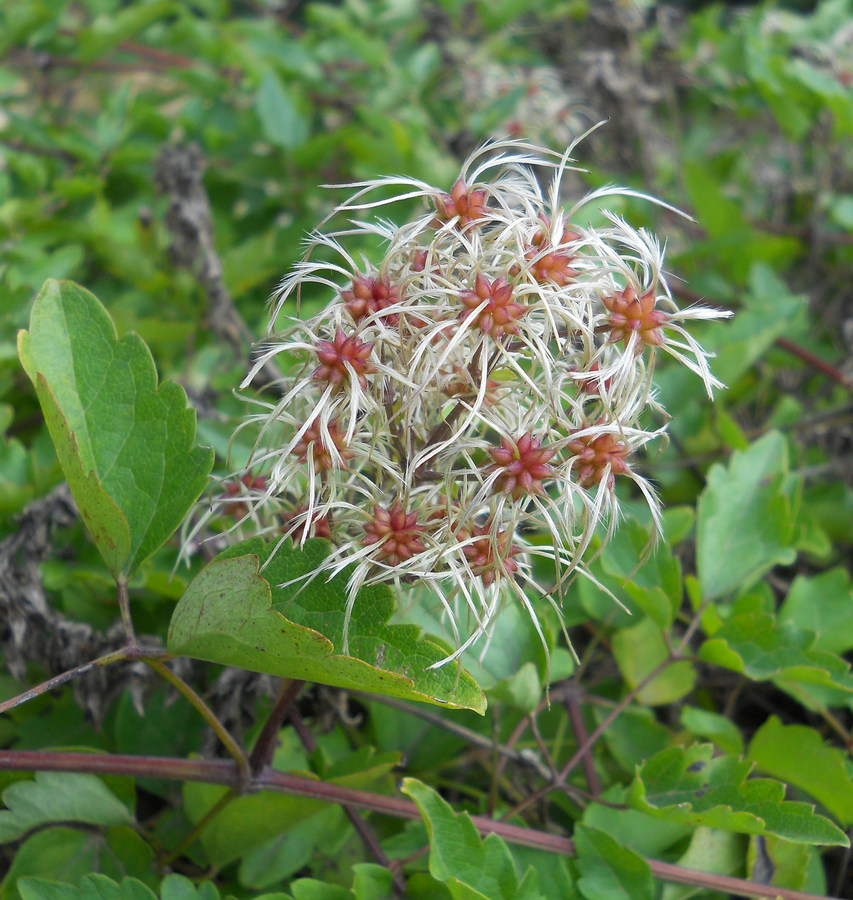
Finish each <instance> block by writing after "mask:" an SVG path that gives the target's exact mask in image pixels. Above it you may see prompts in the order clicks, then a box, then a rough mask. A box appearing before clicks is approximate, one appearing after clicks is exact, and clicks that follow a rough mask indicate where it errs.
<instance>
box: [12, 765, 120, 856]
mask: <svg viewBox="0 0 853 900" xmlns="http://www.w3.org/2000/svg"><path fill="white" fill-rule="evenodd" d="M3 803H4V804H5V805H6V807H7V808H6V809H5V810H3V811H0V842H2V843H7V842H8V841H15V840H17V839H18V838H20V837H22V836H23V835H24V834H26V833H27V832H28V831H31V830H32V829H34V828H37V827H38V826H40V825H44V824H46V823H48V822H81V823H84V824H87V825H127V824H130V822H132V821H133V817H132V816H131V814H130V811H129V810H128V808H127V807H126V806H125V805H124V803H122V802H121V800H119V799H118V797H116V795H115V794H113V792H112V791H111V790H110V789H109V788H108V787H107V786H106V785H105V784H104V783H103V781H101V779H100V778H98V777H97V776H95V775H86V774H80V773H73V772H36V774H35V778H34V779H33V780H32V781H30V780H27V781H17V782H15V783H14V784H11V785H9V787H7V788H6V790H5V791H3Z"/></svg>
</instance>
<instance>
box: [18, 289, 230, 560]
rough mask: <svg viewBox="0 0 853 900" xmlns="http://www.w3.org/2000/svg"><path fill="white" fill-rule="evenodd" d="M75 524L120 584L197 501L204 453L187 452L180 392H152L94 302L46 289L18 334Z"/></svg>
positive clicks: (136, 349)
mask: <svg viewBox="0 0 853 900" xmlns="http://www.w3.org/2000/svg"><path fill="white" fill-rule="evenodd" d="M18 353H19V355H20V358H21V362H22V364H23V366H24V369H25V370H26V372H27V374H28V375H29V377H30V379H31V380H32V382H33V384H34V385H35V387H36V392H37V394H38V397H39V401H40V403H41V406H42V410H43V412H44V416H45V419H46V421H47V424H48V429H49V430H50V436H51V438H52V439H53V443H54V445H55V447H56V452H57V455H58V456H59V461H60V463H61V465H62V469H63V471H64V473H65V476H66V478H67V479H68V483H69V485H70V487H71V492H72V494H73V495H74V500H75V502H76V503H77V507H78V509H79V510H80V515H81V516H82V518H83V521H84V522H85V523H86V526H87V527H88V529H89V531H90V533H91V535H92V538H93V540H94V541H95V544H96V545H97V547H98V550H99V551H100V553H101V555H102V556H103V558H104V560H105V562H106V563H107V567H108V568H109V569H110V571H111V572H112V574H113V575H114V576H115V577H116V578H119V577H125V578H127V577H129V576H130V575H132V574H133V572H134V571H135V570H136V569H137V568H138V567H139V565H140V564H141V563H142V562H143V561H144V560H145V559H147V558H148V557H149V556H151V554H153V553H154V552H155V551H156V550H157V549H158V548H159V547H160V546H161V545H162V544H163V543H164V542H165V541H166V540H167V539H168V538H169V537H170V536H171V535H172V533H173V532H174V531H175V529H176V528H177V527H178V526H179V525H180V523H181V521H182V520H183V518H184V516H185V515H186V513H187V512H188V511H189V509H190V507H191V506H192V504H193V503H194V502H195V501H196V499H198V497H199V495H200V494H201V492H202V490H203V489H204V487H205V485H206V484H207V478H208V475H209V473H210V469H211V466H212V464H213V453H212V451H209V450H206V449H202V448H198V447H196V448H193V442H194V439H195V413H194V412H193V411H192V410H191V409H188V408H187V401H186V395H185V394H184V391H183V389H182V388H181V387H179V386H178V385H176V384H174V383H171V382H164V383H163V384H162V385H160V386H159V387H158V385H157V373H156V370H155V368H154V362H153V360H152V359H151V354H150V353H149V351H148V348H147V347H146V346H145V344H144V343H143V342H142V341H141V340H140V339H139V338H138V337H137V336H136V335H134V334H129V335H125V337H123V338H122V339H121V340H118V339H117V337H116V331H115V326H114V325H113V323H112V320H111V319H110V317H109V314H108V313H107V311H106V310H105V309H104V307H103V306H102V305H101V304H100V302H99V301H98V300H97V298H96V297H95V296H94V295H93V294H90V293H89V292H88V291H86V290H84V289H83V288H81V287H79V286H78V285H76V284H73V283H71V282H67V281H52V280H51V281H48V282H47V283H46V284H45V286H44V288H42V291H41V293H40V294H39V295H38V297H37V298H36V301H35V305H34V306H33V310H32V314H31V316H30V330H29V331H22V332H21V333H20V334H19V335H18Z"/></svg>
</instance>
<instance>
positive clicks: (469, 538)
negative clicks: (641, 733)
mask: <svg viewBox="0 0 853 900" xmlns="http://www.w3.org/2000/svg"><path fill="white" fill-rule="evenodd" d="M570 149H571V148H570ZM571 168H573V167H572V166H570V157H569V155H568V152H567V153H566V154H564V155H559V154H553V153H550V152H549V151H546V150H542V149H540V148H534V147H531V146H529V145H525V144H520V143H517V142H505V143H502V144H496V145H491V146H489V147H486V148H484V149H483V150H481V151H478V153H476V154H474V155H473V156H472V157H471V158H470V159H469V160H468V161H467V163H466V164H465V166H464V167H463V170H462V173H461V175H460V177H459V178H458V180H457V181H456V183H455V184H454V185H453V187H452V189H451V190H450V192H449V193H444V192H442V191H441V190H439V189H437V188H434V187H432V186H430V185H428V184H425V183H423V182H419V181H415V180H410V179H382V180H379V181H376V182H369V183H363V184H359V185H353V186H351V187H353V188H356V189H357V190H356V192H355V194H354V195H353V196H352V197H351V198H350V199H349V200H347V201H346V202H344V203H343V204H342V205H341V206H340V207H339V208H338V212H340V213H342V214H343V215H345V216H347V217H357V216H362V217H363V216H364V213H365V211H368V210H372V209H376V208H377V207H380V206H384V205H386V204H388V203H392V202H394V199H397V200H411V199H413V198H423V200H424V201H425V204H424V205H425V207H426V208H425V209H424V212H423V214H422V215H420V216H419V217H417V218H415V219H414V220H413V221H410V222H408V223H407V224H405V225H402V226H397V225H393V224H389V223H388V222H386V221H369V222H364V221H360V220H359V219H358V218H352V220H351V227H349V228H348V229H347V230H345V231H339V232H337V233H334V232H333V233H331V234H320V233H317V234H314V235H312V239H311V251H310V252H309V255H307V256H306V258H305V260H304V261H303V262H302V263H301V264H300V265H299V266H298V267H297V268H296V270H295V271H294V272H293V273H292V274H291V275H289V276H288V277H287V278H285V280H284V282H283V283H282V285H281V288H280V290H279V291H278V293H277V295H276V296H275V298H274V304H273V310H272V322H273V323H276V322H277V321H278V320H279V318H280V317H281V316H283V314H284V313H286V312H287V311H288V310H289V309H291V308H292V307H293V306H294V300H296V299H297V298H299V297H300V294H301V292H302V290H303V288H305V287H306V286H308V285H312V286H314V287H316V286H317V285H319V286H320V289H321V290H322V291H324V292H326V293H327V297H328V305H326V306H325V307H324V308H323V309H322V310H321V311H320V312H319V313H317V314H316V315H314V316H312V317H311V318H309V319H307V320H296V319H291V320H289V324H286V325H285V327H284V328H283V330H281V331H278V332H275V333H272V334H271V336H270V339H269V343H268V345H267V347H266V349H265V350H264V352H263V353H261V354H260V355H259V357H258V359H257V361H256V364H255V366H254V368H253V370H252V372H250V374H249V376H248V378H247V379H246V382H245V384H244V386H246V385H248V384H249V382H250V381H251V380H252V378H253V376H254V375H255V374H256V373H257V372H258V371H260V369H261V368H262V367H263V366H264V365H265V363H266V362H267V361H268V360H270V359H272V358H274V357H278V356H280V355H281V356H282V359H283V360H285V361H286V363H287V364H286V365H285V368H286V369H287V370H290V371H293V361H294V360H296V361H297V368H296V371H295V374H293V375H291V376H289V377H288V378H287V380H286V382H285V383H284V384H283V386H282V396H281V399H280V400H279V402H277V403H275V404H267V405H265V406H264V408H263V410H262V412H260V413H258V414H257V415H256V416H254V417H252V418H253V420H254V421H255V422H257V423H259V424H260V426H261V427H260V431H261V437H260V438H259V439H258V445H257V449H256V452H255V454H254V457H253V459H252V461H251V470H252V471H253V472H258V471H261V472H263V473H264V474H265V475H266V481H265V483H264V489H263V490H262V491H259V492H258V495H257V504H258V507H257V508H261V507H263V505H264V504H270V503H272V504H277V505H278V507H283V508H286V514H284V515H282V516H279V517H278V520H277V521H276V524H275V526H274V527H275V530H276V531H277V534H281V532H282V528H283V530H284V532H285V533H286V534H287V535H290V536H292V537H293V538H294V540H296V541H297V542H299V541H304V540H306V539H307V538H308V537H310V536H312V535H315V534H320V533H322V535H323V536H327V537H329V538H330V540H331V542H332V545H333V550H332V553H331V554H330V556H329V557H328V558H327V560H326V562H325V564H324V567H323V569H322V571H321V573H320V574H322V575H324V577H329V576H332V575H334V574H336V573H337V572H340V571H343V570H344V569H347V570H348V573H349V574H348V577H349V586H350V591H349V609H348V612H350V611H351V609H352V604H353V603H355V602H356V594H357V592H358V589H359V588H360V587H361V586H362V585H364V584H368V583H375V582H378V581H391V582H395V583H396V584H397V585H398V587H399V588H400V589H401V590H402V589H405V587H406V586H407V585H410V584H412V583H416V582H417V583H421V584H422V585H424V584H425V585H427V586H428V587H429V588H430V589H431V591H432V593H433V594H434V596H435V597H436V600H437V602H438V603H439V604H440V605H441V606H442V607H443V609H444V612H445V613H446V614H447V616H448V621H449V622H450V625H451V627H452V629H453V631H454V633H455V635H456V638H457V647H458V649H457V650H456V652H454V653H453V654H452V655H451V656H450V657H448V659H452V658H455V657H456V656H458V655H459V653H461V652H462V651H463V650H465V649H466V648H467V647H468V646H470V645H471V643H473V641H475V640H476V639H477V638H478V637H480V636H482V635H486V634H488V633H489V630H490V626H491V624H492V622H493V620H494V616H495V614H496V612H497V611H498V610H499V608H500V606H501V604H502V603H503V602H504V601H505V600H507V599H509V598H511V597H515V598H516V599H517V600H518V601H519V602H520V603H522V604H523V605H524V606H525V607H526V608H527V610H528V611H529V612H530V613H531V615H532V616H533V618H534V621H536V604H537V602H541V600H540V598H542V597H543V596H544V597H546V600H547V602H550V603H552V605H555V606H558V605H559V599H560V596H561V592H562V590H563V588H564V586H565V584H566V580H567V578H568V577H569V576H570V575H571V574H572V573H573V572H575V571H577V570H578V567H579V566H580V565H581V562H582V557H583V554H584V553H585V551H586V550H587V548H588V547H589V545H590V542H591V540H592V537H593V533H594V532H595V531H596V529H597V528H598V526H599V525H600V524H602V523H604V526H605V527H604V528H603V536H604V538H605V539H606V537H607V536H608V535H609V534H610V533H611V532H612V529H613V528H614V527H615V523H616V521H617V518H618V516H617V512H618V501H617V493H616V490H617V483H618V482H619V481H620V480H624V482H625V483H626V484H627V483H628V482H631V483H633V490H634V491H635V492H636V493H638V494H639V495H640V496H642V497H644V498H645V500H646V502H647V503H648V505H649V508H650V509H651V512H652V516H653V518H654V519H655V521H658V519H659V511H658V502H657V499H656V497H655V493H654V490H653V487H652V485H651V484H650V483H649V482H648V481H647V480H646V479H644V478H643V477H641V476H640V475H639V474H638V473H637V472H636V471H635V470H634V469H633V468H632V465H631V459H632V457H634V456H635V455H636V453H637V451H638V450H640V448H642V447H643V446H644V445H645V444H647V443H648V442H649V441H651V440H653V439H654V438H656V437H658V436H659V435H660V434H661V432H662V430H663V426H662V425H661V424H660V423H661V422H662V421H663V420H664V418H663V416H662V415H661V412H662V410H661V409H660V406H659V405H658V404H657V403H656V401H655V400H654V393H653V386H652V371H653V365H654V360H655V357H656V355H657V354H659V353H660V352H665V353H668V354H670V355H671V356H673V357H675V358H676V359H677V360H679V361H680V362H681V363H683V364H684V365H686V366H687V367H688V368H690V369H692V370H693V371H694V372H696V373H697V374H698V375H699V377H700V378H701V379H702V380H703V381H704V383H705V386H706V388H707V391H708V394H709V396H710V395H711V392H712V389H713V387H715V386H718V383H717V382H716V381H715V380H714V378H713V376H712V375H711V373H710V371H709V368H708V361H707V360H708V354H706V353H705V352H704V351H703V350H702V348H701V347H700V346H699V345H698V343H697V342H696V341H695V340H694V339H693V338H692V337H691V336H690V335H689V334H688V333H687V331H686V330H685V329H684V326H683V323H684V321H685V320H687V319H691V318H693V319H695V318H713V317H716V316H718V315H719V313H718V312H717V311H714V310H707V309H703V308H697V307H694V308H690V309H685V310H680V309H679V308H678V307H677V305H676V304H675V303H674V302H673V300H672V297H671V294H670V291H669V288H668V287H667V283H666V279H665V276H664V273H663V252H662V250H661V247H660V245H659V244H658V242H657V241H656V240H655V239H654V238H653V237H652V236H651V235H650V234H648V233H647V232H646V231H644V230H642V229H640V230H636V229H634V228H632V227H631V226H629V225H628V224H627V222H625V221H624V220H623V219H621V218H619V217H618V216H616V215H613V214H611V213H607V212H604V213H603V220H604V225H598V226H595V227H593V226H592V225H589V224H585V223H584V219H583V217H582V208H583V206H584V205H585V204H589V203H596V202H597V201H600V200H602V199H604V198H605V197H607V196H608V195H610V196H614V195H615V196H618V195H619V194H628V195H630V194H632V192H631V191H627V190H620V189H608V190H599V191H596V192H593V193H592V194H590V195H589V196H587V197H586V198H584V199H583V200H582V201H580V202H579V203H577V204H575V205H574V206H572V207H571V208H569V209H564V208H563V206H562V201H561V193H562V191H561V181H562V178H563V176H564V174H565V173H566V171H567V170H569V169H571ZM543 176H550V185H549V186H548V188H547V189H543V187H542V186H541V181H542V180H543ZM393 186H396V187H398V188H399V193H398V195H397V196H396V197H395V198H394V199H392V200H387V199H381V200H374V199H371V192H373V191H375V190H376V189H379V188H381V189H382V191H383V195H385V196H387V192H388V189H389V187H393ZM647 199H651V198H647ZM598 218H599V220H601V218H602V217H601V216H599V217H598ZM377 237H378V238H380V239H381V241H382V243H383V245H384V256H383V257H382V258H381V260H380V261H379V262H378V263H377V264H372V263H368V262H366V261H364V260H361V261H360V262H357V261H356V260H355V259H354V258H353V256H352V255H351V254H350V252H349V251H348V250H347V247H346V245H347V243H348V242H349V241H350V240H353V239H354V240H357V241H359V242H361V243H364V240H365V239H366V238H373V239H375V238H377ZM315 253H316V254H317V255H325V256H327V257H329V256H332V257H333V261H331V262H329V261H324V262H321V261H317V260H314V259H312V258H311V255H312V254H315ZM334 257H337V259H338V260H339V261H335V259H334ZM312 289H313V288H312ZM300 366H301V368H300ZM655 421H656V422H657V424H653V425H650V424H649V422H655ZM628 487H629V488H630V487H631V485H630V484H628ZM288 504H289V505H288ZM282 521H284V522H286V524H285V525H284V526H282ZM271 528H272V526H271ZM531 534H536V535H538V536H540V537H539V539H538V540H536V541H535V543H534V542H532V541H529V540H527V539H526V537H525V535H531ZM542 535H546V536H547V540H546V541H545V542H543V540H542V539H541V536H542ZM537 555H538V556H541V557H545V558H547V559H548V560H550V561H551V563H550V564H551V570H552V571H553V577H552V578H549V580H550V585H547V586H545V588H546V589H543V588H542V587H540V586H538V585H537V584H536V583H534V581H533V579H532V575H531V560H532V558H533V557H535V556H537ZM537 627H538V625H537ZM540 634H541V632H540Z"/></svg>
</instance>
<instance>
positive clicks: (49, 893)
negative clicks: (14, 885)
mask: <svg viewBox="0 0 853 900" xmlns="http://www.w3.org/2000/svg"><path fill="white" fill-rule="evenodd" d="M18 890H19V891H20V894H21V900H158V897H159V900H219V891H218V890H217V889H216V887H215V886H214V885H213V884H212V883H210V882H203V883H202V884H199V885H198V886H196V885H195V884H193V883H192V881H190V880H189V878H186V877H185V876H183V875H167V876H166V877H165V878H164V879H163V881H162V882H161V884H160V891H159V894H155V893H154V892H153V891H152V890H151V888H149V887H148V886H147V885H145V884H144V883H143V882H141V881H139V880H138V879H136V878H124V879H122V881H121V883H120V884H119V883H118V882H117V881H114V880H113V879H112V878H108V877H107V876H106V875H86V876H85V877H84V878H83V879H82V880H81V881H80V885H79V887H78V886H77V885H74V884H67V883H60V882H56V881H47V880H46V879H44V878H22V879H21V880H20V881H19V882H18Z"/></svg>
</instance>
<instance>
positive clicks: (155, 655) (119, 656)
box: [0, 643, 169, 715]
mask: <svg viewBox="0 0 853 900" xmlns="http://www.w3.org/2000/svg"><path fill="white" fill-rule="evenodd" d="M168 658H169V654H168V653H167V652H166V651H165V650H163V649H161V648H160V647H141V646H139V645H138V644H136V643H132V644H128V645H127V646H125V647H121V648H119V649H118V650H113V651H112V652H111V653H106V654H105V655H104V656H99V657H98V658H97V659H92V660H89V662H87V663H83V665H81V666H75V667H74V668H73V669H68V670H67V671H65V672H62V673H60V674H59V675H54V677H53V678H48V679H47V681H43V682H42V683H41V684H37V685H36V686H35V687H33V688H30V689H29V690H28V691H24V692H23V693H22V694H18V696H17V697H12V698H10V699H9V700H4V701H3V703H0V715H2V714H3V713H7V712H9V711H10V710H13V709H14V708H15V707H16V706H20V705H21V704H22V703H27V702H28V701H29V700H35V698H36V697H40V696H41V695H42V694H46V693H47V692H48V691H53V690H55V689H56V688H59V687H62V686H63V685H64V684H67V683H68V682H69V681H73V680H74V679H75V678H79V677H80V676H81V675H85V674H86V673H87V672H91V671H92V669H100V668H103V667H104V666H111V665H113V664H114V663H118V662H135V661H138V660H142V659H145V660H147V659H168Z"/></svg>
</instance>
